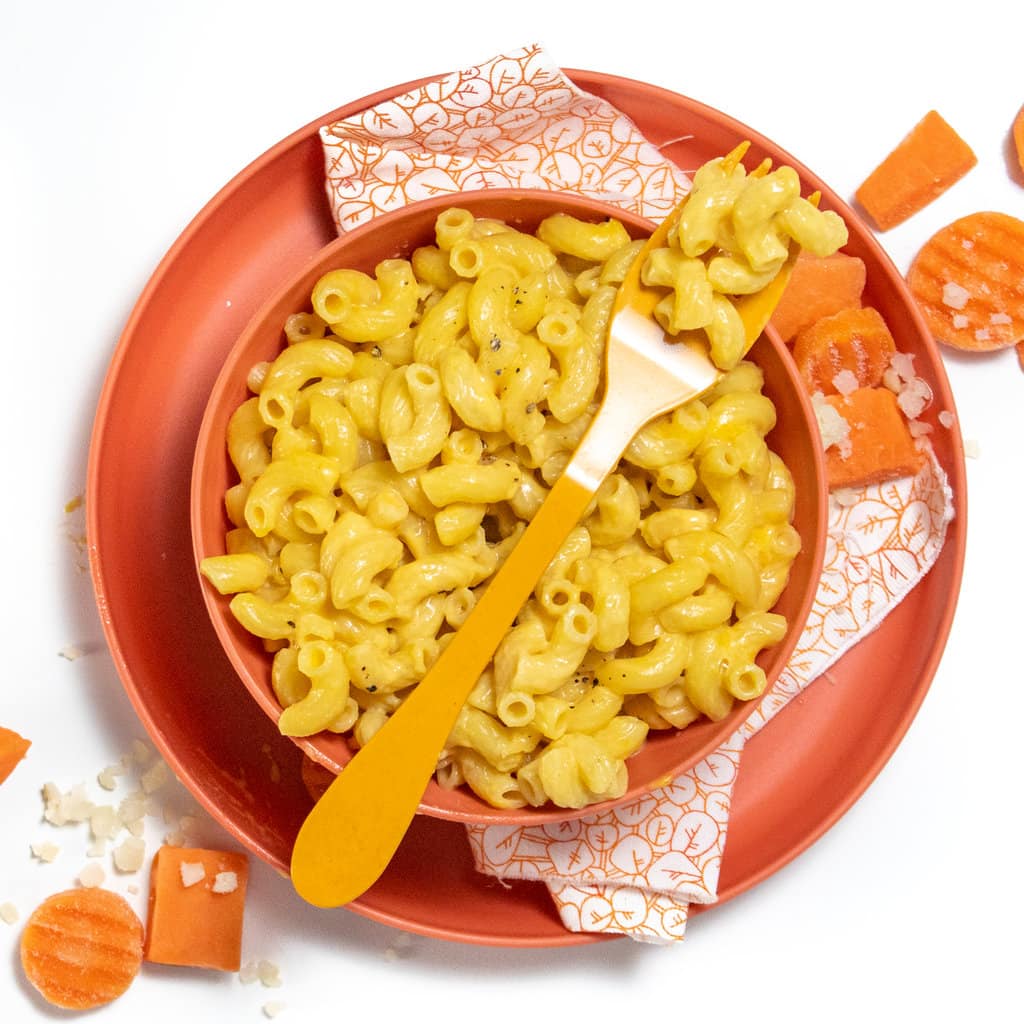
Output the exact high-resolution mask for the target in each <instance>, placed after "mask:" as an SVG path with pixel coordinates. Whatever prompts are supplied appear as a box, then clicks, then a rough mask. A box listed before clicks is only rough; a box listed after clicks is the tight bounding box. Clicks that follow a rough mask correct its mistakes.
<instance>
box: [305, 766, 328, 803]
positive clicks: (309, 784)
mask: <svg viewBox="0 0 1024 1024" xmlns="http://www.w3.org/2000/svg"><path fill="white" fill-rule="evenodd" d="M300 774H301V775H302V784H303V785H304V786H305V787H306V792H307V793H308V794H309V796H310V799H312V801H313V802H314V803H316V801H317V800H319V799H320V797H322V796H323V795H324V793H325V792H326V791H327V787H328V786H329V785H330V784H331V783H332V782H333V781H334V779H335V775H334V772H332V771H331V770H330V768H325V767H324V766H323V765H322V764H320V762H319V761H314V760H313V758H311V757H305V756H303V758H302V767H301V769H300Z"/></svg>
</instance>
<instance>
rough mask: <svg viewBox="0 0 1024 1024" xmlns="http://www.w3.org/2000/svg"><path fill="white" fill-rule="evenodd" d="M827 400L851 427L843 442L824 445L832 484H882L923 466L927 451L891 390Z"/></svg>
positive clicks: (864, 391) (863, 390) (864, 390)
mask: <svg viewBox="0 0 1024 1024" xmlns="http://www.w3.org/2000/svg"><path fill="white" fill-rule="evenodd" d="M825 401H826V402H827V403H828V404H829V405H831V406H832V407H833V408H834V409H835V410H836V412H837V413H838V414H839V415H840V416H841V417H842V418H843V419H844V420H846V422H847V423H848V424H849V425H850V434H849V437H848V439H847V441H846V442H845V443H844V444H843V445H840V446H831V447H829V448H826V449H825V463H826V469H827V473H828V483H829V487H830V488H839V487H859V486H861V485H863V484H871V483H880V482H882V481H883V480H893V479H895V478H896V477H901V476H911V475H912V474H914V473H916V472H917V471H918V470H919V469H920V468H921V466H922V464H923V462H924V455H923V454H922V452H921V451H920V449H919V448H918V447H917V445H916V444H915V443H914V438H913V435H912V434H911V433H910V428H909V427H908V426H907V421H906V420H905V419H904V418H903V414H902V413H901V412H900V409H899V405H898V404H897V402H896V396H895V395H894V394H893V393H892V392H891V391H889V390H888V388H858V389H857V390H856V391H854V392H853V393H852V394H849V395H826V396H825Z"/></svg>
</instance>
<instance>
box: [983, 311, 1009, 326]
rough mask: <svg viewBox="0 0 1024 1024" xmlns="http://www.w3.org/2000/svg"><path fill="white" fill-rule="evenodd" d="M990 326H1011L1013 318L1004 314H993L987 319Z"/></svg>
mask: <svg viewBox="0 0 1024 1024" xmlns="http://www.w3.org/2000/svg"><path fill="white" fill-rule="evenodd" d="M988 322H989V323H990V324H1012V323H1013V317H1011V316H1007V315H1006V314H1005V313H993V314H992V315H991V316H990V317H989V318H988Z"/></svg>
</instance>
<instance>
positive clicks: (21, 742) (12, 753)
mask: <svg viewBox="0 0 1024 1024" xmlns="http://www.w3.org/2000/svg"><path fill="white" fill-rule="evenodd" d="M31 746H32V743H31V741H30V740H27V739H25V738H24V737H23V736H19V735H18V734H17V733H16V732H14V730H13V729H5V728H4V727H3V726H2V725H0V782H3V781H4V779H6V778H7V776H8V775H10V774H11V772H13V771H14V769H15V767H17V764H18V762H19V761H20V760H21V759H22V758H23V757H24V756H25V755H26V754H27V753H28V748H29V747H31Z"/></svg>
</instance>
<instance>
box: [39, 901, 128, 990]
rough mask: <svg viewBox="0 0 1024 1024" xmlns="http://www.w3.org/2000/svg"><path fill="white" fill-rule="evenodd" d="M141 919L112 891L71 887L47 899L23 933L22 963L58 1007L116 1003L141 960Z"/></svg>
mask: <svg viewBox="0 0 1024 1024" xmlns="http://www.w3.org/2000/svg"><path fill="white" fill-rule="evenodd" d="M142 939H143V930H142V922H141V921H140V920H139V918H138V916H137V915H136V913H135V911H134V910H132V908H131V907H130V906H129V904H128V902H127V901H126V900H125V899H124V897H122V896H119V895H117V893H113V892H110V891H109V890H107V889H99V888H93V889H69V890H67V891H66V892H59V893H56V894H55V895H53V896H50V897H48V898H47V899H45V900H44V901H43V902H42V903H41V904H40V905H39V906H38V907H37V908H36V909H35V910H34V911H33V912H32V915H31V916H30V917H29V919H28V922H27V923H26V925H25V930H24V931H23V932H22V933H21V965H22V968H23V969H24V971H25V975H26V977H27V978H28V980H29V981H30V982H31V983H32V984H33V985H34V986H35V988H36V989H38V990H39V992H40V993H41V994H42V996H43V998H44V999H46V1000H47V1001H48V1002H50V1003H53V1005H54V1006H60V1007H62V1008H63V1009H66V1010H90V1009H93V1008H94V1007H97V1006H103V1005H105V1004H106V1003H110V1002H113V1000H115V999H117V997H118V996H120V995H122V994H123V993H124V992H125V991H126V990H127V988H128V986H129V985H131V983H132V981H133V980H134V978H135V976H136V974H138V973H139V967H140V966H141V964H142Z"/></svg>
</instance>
